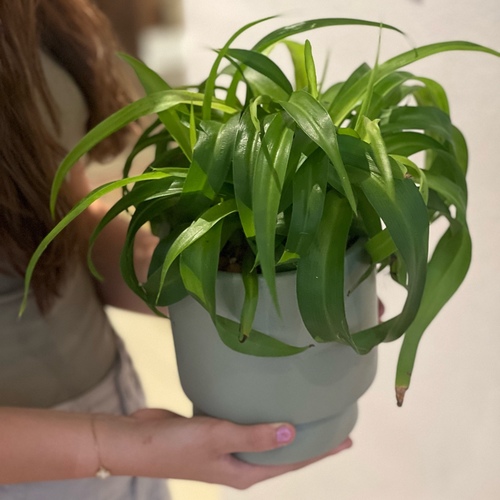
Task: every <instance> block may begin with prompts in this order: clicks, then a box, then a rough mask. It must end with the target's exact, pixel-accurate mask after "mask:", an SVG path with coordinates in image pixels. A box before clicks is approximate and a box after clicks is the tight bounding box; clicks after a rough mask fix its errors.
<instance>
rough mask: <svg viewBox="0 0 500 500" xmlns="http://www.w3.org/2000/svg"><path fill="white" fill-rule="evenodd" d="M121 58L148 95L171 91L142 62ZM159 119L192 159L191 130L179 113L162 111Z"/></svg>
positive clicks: (165, 83) (125, 55)
mask: <svg viewBox="0 0 500 500" xmlns="http://www.w3.org/2000/svg"><path fill="white" fill-rule="evenodd" d="M120 57H121V59H123V60H124V61H125V62H126V63H127V64H128V65H129V66H130V67H131V68H132V69H133V70H134V71H135V73H136V74H137V76H138V78H139V80H140V82H141V84H142V86H143V88H144V90H145V91H146V93H147V94H148V95H149V94H153V93H154V92H161V91H164V90H171V87H170V85H169V84H168V83H167V82H166V81H165V80H164V79H163V78H162V77H161V76H160V75H158V73H156V72H155V71H153V70H152V69H151V68H149V67H148V66H146V65H145V64H144V63H143V62H142V61H139V60H138V59H136V58H134V57H132V56H130V55H128V54H123V53H121V54H120ZM158 117H159V118H160V120H161V122H162V123H163V124H164V125H165V128H166V129H167V130H168V131H169V132H170V134H171V135H172V137H173V138H174V139H175V141H176V142H177V144H178V145H179V146H180V148H181V149H182V151H183V152H184V154H185V155H186V157H187V158H188V159H191V157H192V149H191V146H190V143H189V130H188V129H187V128H186V126H185V125H184V124H183V123H182V122H181V120H180V119H179V115H178V114H177V112H176V111H174V110H166V111H162V112H160V113H158Z"/></svg>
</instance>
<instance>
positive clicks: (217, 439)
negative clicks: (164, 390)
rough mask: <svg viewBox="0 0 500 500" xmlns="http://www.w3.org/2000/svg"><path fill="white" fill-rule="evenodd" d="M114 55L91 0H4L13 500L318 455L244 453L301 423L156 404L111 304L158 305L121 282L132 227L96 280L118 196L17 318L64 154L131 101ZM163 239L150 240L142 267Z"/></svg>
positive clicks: (1, 330)
mask: <svg viewBox="0 0 500 500" xmlns="http://www.w3.org/2000/svg"><path fill="white" fill-rule="evenodd" d="M114 50H115V45H114V42H113V38H112V35H111V33H110V29H109V26H108V24H107V22H106V20H105V19H104V17H103V16H102V15H101V14H100V13H99V12H98V11H97V10H96V8H95V7H94V6H93V5H92V3H91V2H90V0H38V1H37V0H23V1H21V2H1V3H0V99H1V101H0V499H4V498H5V499H6V498H9V499H13V498H28V499H30V498H36V499H37V500H43V499H45V498H47V499H50V500H58V499H68V498H71V499H78V498H82V499H87V498H92V499H101V498H102V499H106V500H109V499H111V498H119V499H127V498H130V499H132V498H134V499H148V500H154V499H163V498H166V497H167V492H166V490H165V487H164V482H163V481H160V480H159V479H151V478H183V479H195V480H199V481H206V482H216V483H221V484H227V485H231V486H233V487H237V488H244V487H248V486H250V485H252V484H254V483H256V482H259V481H262V480H264V479H266V478H269V477H273V476H276V475H279V474H283V473H285V472H288V471H291V470H294V469H297V468H299V467H302V466H304V465H306V464H307V463H309V462H307V463H301V464H296V465H293V466H277V467H260V466H251V465H248V464H245V463H243V462H240V461H238V460H236V459H235V458H234V457H233V456H232V455H231V453H232V452H235V451H263V450H268V449H273V448H276V447H279V446H285V445H287V444H289V443H290V442H291V441H292V440H293V437H294V428H293V426H291V425H289V424H262V425H256V426H238V425H234V424H231V423H229V422H225V421H218V420H216V419H211V418H205V417H195V418H192V419H186V418H183V417H180V416H178V415H175V414H173V413H170V412H168V411H166V410H152V409H144V400H143V396H142V392H141V389H140V387H139V384H138V382H137V378H136V376H135V373H134V370H133V367H132V366H131V363H130V360H129V358H128V356H127V354H126V353H125V351H124V348H123V345H122V343H121V342H120V341H119V339H118V338H117V336H116V335H115V333H114V332H113V330H112V328H111V326H110V324H109V322H108V320H107V317H106V315H105V313H104V310H103V306H104V305H105V304H111V305H115V306H118V307H124V308H128V309H131V310H136V311H144V310H145V309H146V308H145V306H144V305H143V304H142V303H140V301H139V300H138V299H137V298H136V297H135V296H134V295H133V294H132V293H131V292H130V291H129V290H128V289H127V287H126V286H125V285H124V283H123V281H122V280H121V278H120V273H119V267H118V254H119V249H120V246H121V243H122V242H123V240H124V234H125V222H123V221H119V220H117V221H115V222H114V223H113V224H112V225H110V226H109V227H108V228H107V230H106V231H105V232H104V233H103V234H102V236H101V238H100V240H99V242H98V243H97V245H96V247H95V255H94V259H95V263H96V266H97V268H98V269H99V271H100V272H101V273H102V275H103V276H104V281H103V282H102V283H99V284H96V283H94V282H93V280H92V279H91V277H90V275H89V273H88V271H87V269H86V267H85V265H84V263H83V259H82V254H83V251H82V250H84V249H85V246H86V243H87V240H88V237H89V234H90V233H91V231H92V228H93V227H95V225H96V224H97V222H98V221H99V220H100V217H102V214H103V213H104V212H105V207H104V206H103V205H102V204H94V205H93V206H92V207H91V209H89V210H88V211H87V212H86V213H85V214H84V215H83V216H82V217H80V219H79V221H78V223H77V224H75V225H74V226H73V227H72V228H71V229H70V230H68V231H66V232H65V234H64V235H62V237H60V238H58V239H57V241H56V242H55V243H54V244H53V245H52V246H51V247H50V248H49V249H48V250H47V252H46V253H45V255H44V258H43V260H42V261H41V262H40V264H39V265H38V268H37V270H36V274H35V276H34V279H33V286H32V293H31V295H30V298H29V304H28V307H27V309H26V312H25V314H24V315H23V317H22V318H21V319H20V320H19V319H18V318H17V314H18V310H19V306H20V301H21V298H22V290H23V274H24V269H25V266H26V264H27V262H28V259H29V257H30V256H31V254H32V253H33V251H34V249H35V248H36V247H37V245H38V244H39V242H40V241H41V239H42V238H43V236H44V235H45V234H46V233H47V231H49V230H50V229H51V228H52V227H53V225H54V224H55V221H53V220H52V217H51V215H50V213H49V209H48V207H49V193H50V187H51V181H52V176H53V173H54V171H55V168H56V166H57V164H58V162H59V161H60V159H61V157H62V155H63V154H64V152H65V151H67V150H68V149H70V148H71V147H72V146H73V145H74V144H75V142H76V141H77V140H78V139H79V138H80V137H81V136H82V135H83V134H84V133H85V131H86V130H87V129H88V128H90V127H92V126H93V125H94V124H96V123H98V122H99V121H100V120H101V119H102V118H103V117H105V116H107V115H109V114H110V113H111V112H113V111H114V110H116V109H117V108H118V107H120V106H121V105H122V104H123V103H125V102H126V101H127V93H126V91H125V89H124V88H123V85H122V84H121V83H120V78H119V68H118V67H117V62H116V61H115V58H114V56H113V54H114ZM125 140H126V137H125V136H124V135H123V134H121V135H116V136H114V137H113V138H111V139H110V140H108V142H107V143H106V144H104V145H102V146H101V147H99V148H98V149H96V150H95V151H94V152H93V157H94V158H96V159H103V158H105V157H107V156H110V155H113V154H115V153H116V152H118V151H119V150H120V149H121V147H122V146H123V145H124V142H125ZM88 190H89V185H88V181H87V179H86V177H85V171H84V168H83V166H79V167H78V168H76V169H75V170H73V171H72V174H71V176H70V177H69V179H68V180H67V182H66V184H65V185H64V188H63V193H62V196H61V197H60V201H59V205H58V207H57V214H58V217H60V216H61V214H64V213H65V211H66V210H67V209H68V207H69V206H71V204H72V201H73V200H75V199H77V198H79V197H81V196H82V195H84V194H85V193H86V192H88ZM154 243H155V242H154V238H153V237H152V236H151V235H149V234H148V233H144V234H143V235H142V237H141V240H140V242H139V244H138V248H137V254H136V265H137V269H138V271H139V272H143V273H145V272H146V266H147V262H148V258H149V256H150V255H151V252H152V249H153V247H154ZM348 446H350V441H346V442H345V443H344V444H343V445H342V446H341V448H340V449H343V448H346V447H348ZM336 451H339V450H334V451H333V452H332V453H334V452H336ZM96 475H97V476H100V477H107V476H110V475H111V477H109V478H108V479H106V481H101V480H100V479H99V478H96V477H95V476H96ZM146 478H148V479H146ZM67 479H72V481H65V480H67ZM2 485H3V486H2Z"/></svg>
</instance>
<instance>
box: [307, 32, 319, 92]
mask: <svg viewBox="0 0 500 500" xmlns="http://www.w3.org/2000/svg"><path fill="white" fill-rule="evenodd" d="M304 61H305V66H306V75H307V88H308V90H309V93H310V94H311V95H312V96H313V97H314V99H316V100H317V99H318V79H317V77H316V66H315V65H314V57H313V53H312V47H311V42H310V41H309V40H306V43H305V45H304Z"/></svg>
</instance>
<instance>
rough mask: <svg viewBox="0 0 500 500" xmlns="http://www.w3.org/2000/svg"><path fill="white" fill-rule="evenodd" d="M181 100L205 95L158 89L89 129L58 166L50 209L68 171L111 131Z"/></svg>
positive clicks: (197, 102) (220, 105)
mask: <svg viewBox="0 0 500 500" xmlns="http://www.w3.org/2000/svg"><path fill="white" fill-rule="evenodd" d="M182 103H184V104H194V105H198V106H199V105H201V104H202V103H203V95H202V94H196V93H193V92H188V91H184V90H166V91H164V92H155V93H154V94H151V95H149V96H146V97H143V98H141V99H139V100H137V101H135V102H133V103H132V104H129V105H128V106H125V107H124V108H122V109H120V110H119V111H117V112H116V113H114V114H112V115H111V116H109V117H108V118H106V119H105V120H104V121H102V122H101V123H99V124H98V125H96V126H95V127H94V128H93V129H92V130H90V131H89V132H88V133H87V134H86V135H85V137H83V139H82V140H81V141H80V142H79V143H78V144H77V145H76V146H75V147H74V148H73V149H72V150H71V151H70V152H69V153H68V154H67V155H66V157H65V158H64V159H63V161H62V163H61V164H60V165H59V168H58V169H57V172H56V175H55V177H54V182H53V184H52V191H51V195H50V208H51V211H52V213H54V210H55V204H56V200H57V194H58V193H59V190H60V188H61V185H62V183H63V180H64V178H65V176H66V174H67V173H68V172H69V171H70V170H71V168H72V167H73V166H74V165H75V164H76V163H77V162H78V160H80V159H81V158H82V156H84V155H85V154H86V153H88V152H89V151H90V150H91V149H92V148H93V147H94V146H95V145H97V144H98V143H99V142H101V141H102V140H103V139H105V138H106V137H108V136H110V135H111V134H112V133H114V132H116V131H117V130H120V129H121V128H123V127H124V126H125V125H128V124H129V123H131V122H133V121H135V120H137V119H138V118H141V117H142V116H146V115H149V114H153V113H158V112H160V111H165V110H166V109H169V108H172V107H174V106H177V105H178V104H182ZM212 105H213V107H214V108H215V109H220V110H221V111H225V112H227V113H233V112H234V111H235V110H234V109H232V108H230V107H229V106H226V105H225V104H223V103H220V102H218V101H213V102H212Z"/></svg>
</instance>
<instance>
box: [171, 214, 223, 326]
mask: <svg viewBox="0 0 500 500" xmlns="http://www.w3.org/2000/svg"><path fill="white" fill-rule="evenodd" d="M221 229H222V224H221V223H220V222H219V223H218V224H215V225H214V226H213V227H212V228H211V229H210V230H209V231H207V232H206V233H204V234H203V236H201V237H200V238H198V239H197V240H196V241H194V242H193V243H192V244H191V245H189V246H188V247H187V248H186V249H185V250H184V251H183V252H182V253H181V256H180V273H181V276H182V281H183V283H184V286H185V287H186V289H187V290H188V292H189V293H190V295H191V296H192V297H194V298H195V299H196V300H197V301H198V302H199V303H200V304H201V305H202V306H203V307H204V308H205V310H206V311H208V313H209V314H210V316H211V317H212V319H214V320H215V283H216V280H217V270H218V265H219V252H220V244H221Z"/></svg>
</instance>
